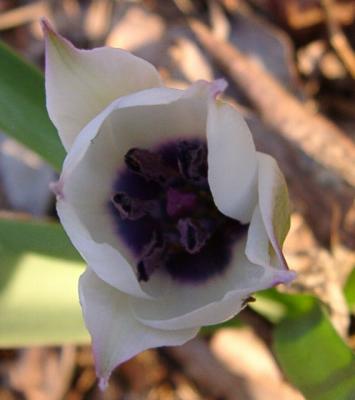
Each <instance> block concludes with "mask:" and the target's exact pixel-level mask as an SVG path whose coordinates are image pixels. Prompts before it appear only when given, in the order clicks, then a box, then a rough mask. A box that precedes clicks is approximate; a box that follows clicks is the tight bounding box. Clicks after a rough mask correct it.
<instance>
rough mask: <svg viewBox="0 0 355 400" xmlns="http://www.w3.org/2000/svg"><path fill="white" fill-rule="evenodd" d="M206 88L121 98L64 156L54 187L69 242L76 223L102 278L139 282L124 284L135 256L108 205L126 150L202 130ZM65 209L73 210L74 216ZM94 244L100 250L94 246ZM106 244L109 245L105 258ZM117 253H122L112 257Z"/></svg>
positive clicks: (117, 282) (120, 285)
mask: <svg viewBox="0 0 355 400" xmlns="http://www.w3.org/2000/svg"><path fill="white" fill-rule="evenodd" d="M208 87H209V86H208V85H206V83H202V82H201V83H197V84H195V85H194V86H192V87H191V88H190V90H188V91H179V90H173V89H167V88H160V89H149V90H146V91H143V92H138V93H134V94H132V95H129V96H126V97H122V98H121V99H119V100H118V101H116V102H113V103H111V104H110V106H109V107H107V109H105V110H104V111H103V112H102V113H100V114H99V115H98V116H97V117H96V118H94V119H93V120H92V121H91V122H90V123H89V124H88V125H87V126H86V127H85V128H84V129H83V131H82V132H81V133H80V134H79V136H78V138H77V139H76V141H75V142H74V144H73V146H72V148H71V149H70V151H69V153H68V155H67V157H66V159H65V162H64V166H63V172H62V175H61V178H60V184H59V185H58V190H57V192H58V197H59V203H58V211H59V213H60V216H61V222H62V224H63V226H64V228H65V230H66V231H67V233H68V234H69V236H70V237H71V239H72V241H73V242H74V239H73V238H75V237H76V236H78V235H77V234H76V232H75V231H76V224H78V223H79V224H80V226H81V233H80V235H79V237H80V240H76V239H75V242H74V244H75V246H77V247H78V248H79V251H80V252H81V254H82V256H83V258H84V259H85V260H86V261H87V262H88V263H89V264H90V265H91V267H92V268H93V269H94V270H95V272H96V273H97V274H98V275H99V276H100V278H101V279H103V280H105V281H106V282H107V283H109V284H111V285H112V286H115V287H118V288H119V289H120V290H122V291H124V292H127V293H132V290H133V293H136V289H137V287H136V286H137V285H135V286H134V288H133V289H132V288H131V286H129V288H128V289H125V288H124V286H123V285H124V284H125V282H126V275H125V274H126V273H127V274H129V279H130V280H132V279H133V277H134V270H135V263H136V260H134V258H133V256H132V254H131V253H130V251H129V249H128V248H127V246H126V245H125V244H123V243H122V242H121V241H120V238H119V237H118V235H117V233H116V232H115V230H116V226H115V225H114V221H113V218H112V216H111V215H110V213H109V210H108V202H109V200H110V198H111V195H112V190H113V183H114V181H115V179H116V178H117V174H118V172H119V170H120V167H122V165H123V160H124V155H125V154H126V152H127V151H128V150H129V149H130V148H132V147H141V148H144V147H147V148H151V147H152V146H154V145H157V144H158V143H160V142H161V141H163V142H166V141H169V140H171V139H173V138H181V137H182V138H183V137H188V136H189V135H191V136H193V137H196V136H198V135H203V134H204V130H205V129H204V125H205V119H206V107H207V98H208ZM142 104H143V105H144V106H143V105H142ZM191 112H192V116H191ZM180 135H181V136H180ZM66 214H75V218H76V219H77V221H76V222H75V223H74V217H66ZM82 231H85V235H84V234H83V233H82ZM84 236H85V240H83V237H84ZM98 246H101V251H97V252H95V251H94V250H92V249H94V248H95V249H97V248H98ZM105 246H106V247H105ZM104 248H108V249H109V250H107V251H108V253H109V254H110V255H109V256H107V257H106V256H105V254H106V253H104V251H103V250H104ZM116 253H117V254H120V256H119V257H116V260H117V261H116V262H115V254H116ZM93 260H94V261H93ZM100 260H102V261H100ZM122 266H125V268H123V267H122ZM127 266H130V272H128V269H127V271H126V267H127ZM121 268H123V269H124V270H125V271H126V272H125V273H124V274H123V278H124V279H123V280H122V282H121V277H120V275H119V276H117V272H118V270H121ZM136 295H137V294H136Z"/></svg>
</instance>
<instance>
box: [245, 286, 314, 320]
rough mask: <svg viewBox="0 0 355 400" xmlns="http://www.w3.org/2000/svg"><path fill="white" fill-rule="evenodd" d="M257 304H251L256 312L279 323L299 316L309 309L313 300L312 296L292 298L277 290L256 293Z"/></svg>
mask: <svg viewBox="0 0 355 400" xmlns="http://www.w3.org/2000/svg"><path fill="white" fill-rule="evenodd" d="M253 296H254V297H255V300H256V301H255V302H253V303H250V304H249V307H251V308H252V309H253V310H254V311H256V312H257V313H259V314H261V315H262V316H263V317H265V318H267V319H268V320H269V321H270V322H272V323H278V322H280V321H281V320H282V319H284V318H285V317H290V316H297V315H299V314H300V313H302V312H304V311H305V310H307V309H309V307H310V304H312V302H313V299H312V298H311V297H310V296H303V295H297V296H290V295H288V294H286V293H281V292H279V291H278V290H277V289H268V290H263V291H261V292H258V293H255V294H254V295H253Z"/></svg>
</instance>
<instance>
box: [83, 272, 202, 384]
mask: <svg viewBox="0 0 355 400" xmlns="http://www.w3.org/2000/svg"><path fill="white" fill-rule="evenodd" d="M79 294H80V302H81V305H82V309H83V312H84V319H85V323H86V326H87V328H88V330H89V332H90V334H91V336H92V340H93V351H94V357H95V365H96V372H97V375H98V377H99V378H100V386H101V388H105V386H106V384H107V381H108V378H109V376H110V374H111V371H112V370H113V369H114V368H115V367H116V366H117V365H118V364H120V363H122V362H124V361H126V360H128V359H129V358H131V357H133V356H135V355H136V354H137V353H139V352H141V351H143V350H146V349H148V348H152V347H158V346H175V345H180V344H183V343H185V342H186V341H188V340H190V339H191V338H193V337H194V336H195V335H196V334H197V332H198V329H185V330H183V329H180V330H175V331H163V330H158V329H152V328H149V327H147V326H144V325H143V324H141V323H140V322H139V321H137V320H136V319H135V318H134V317H133V315H132V314H131V311H130V306H129V302H128V296H127V295H125V294H123V293H121V292H119V291H118V290H116V289H114V288H112V287H111V286H109V285H107V284H106V283H104V282H103V281H101V280H100V279H99V278H97V276H96V275H95V274H94V273H93V272H92V271H91V270H90V269H87V270H86V271H85V272H84V274H83V275H82V276H81V278H80V282H79Z"/></svg>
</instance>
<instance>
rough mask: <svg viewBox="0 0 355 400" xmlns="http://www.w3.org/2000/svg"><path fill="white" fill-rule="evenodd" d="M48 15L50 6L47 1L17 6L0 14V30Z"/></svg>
mask: <svg viewBox="0 0 355 400" xmlns="http://www.w3.org/2000/svg"><path fill="white" fill-rule="evenodd" d="M48 15H49V7H48V4H47V3H46V2H45V1H38V2H36V3H33V4H28V5H26V6H22V7H17V8H15V9H13V10H10V11H7V12H4V13H2V14H1V15H0V30H4V29H9V28H14V27H15V26H19V25H22V24H25V23H28V22H32V21H35V20H37V19H39V18H40V17H43V16H48Z"/></svg>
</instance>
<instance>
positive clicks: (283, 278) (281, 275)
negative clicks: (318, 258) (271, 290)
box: [272, 270, 297, 286]
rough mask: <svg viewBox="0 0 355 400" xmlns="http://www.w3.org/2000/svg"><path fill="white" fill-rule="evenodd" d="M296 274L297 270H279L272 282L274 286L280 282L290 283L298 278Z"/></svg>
mask: <svg viewBox="0 0 355 400" xmlns="http://www.w3.org/2000/svg"><path fill="white" fill-rule="evenodd" d="M296 276H297V273H296V272H295V271H289V270H288V271H279V272H278V274H277V276H276V277H275V279H274V280H273V282H272V286H276V285H279V284H280V283H283V284H285V285H288V284H290V283H291V282H292V281H293V280H294V279H295V278H296Z"/></svg>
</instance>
